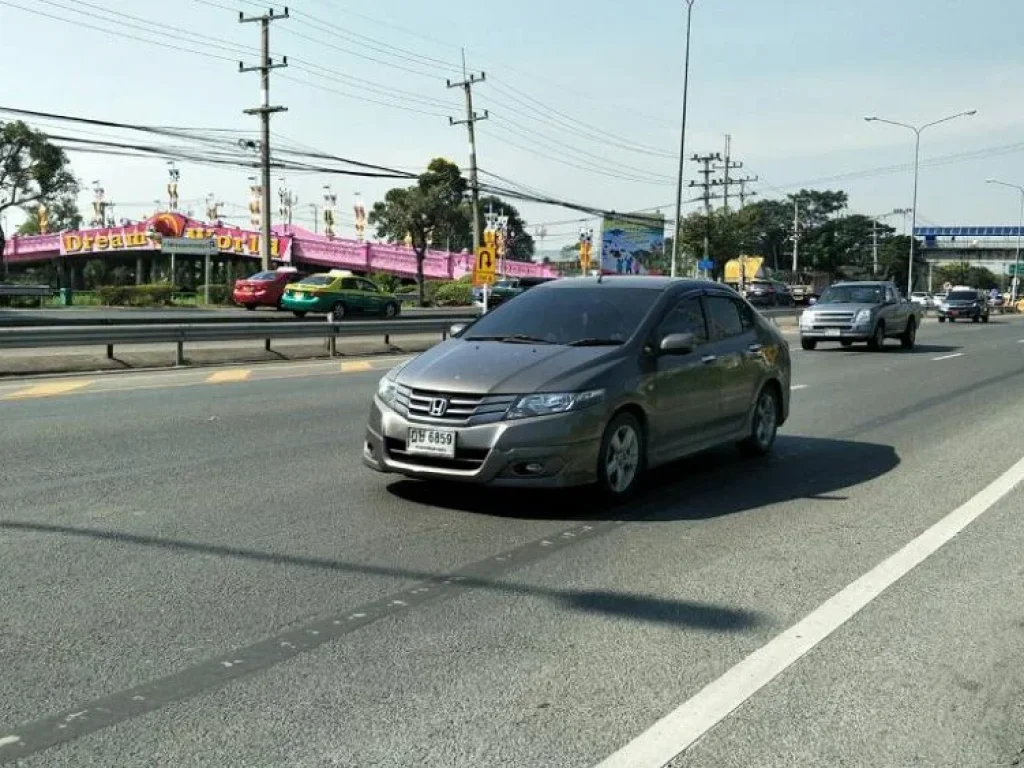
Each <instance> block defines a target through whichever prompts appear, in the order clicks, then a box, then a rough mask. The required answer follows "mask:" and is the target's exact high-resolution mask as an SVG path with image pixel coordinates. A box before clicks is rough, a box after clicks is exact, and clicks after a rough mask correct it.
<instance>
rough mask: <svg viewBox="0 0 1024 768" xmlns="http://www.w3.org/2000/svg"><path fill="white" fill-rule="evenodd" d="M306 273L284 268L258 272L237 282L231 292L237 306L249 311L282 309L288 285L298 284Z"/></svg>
mask: <svg viewBox="0 0 1024 768" xmlns="http://www.w3.org/2000/svg"><path fill="white" fill-rule="evenodd" d="M305 276H306V275H305V273H302V272H299V271H298V270H296V269H294V268H282V269H274V270H268V271H266V272H257V273H256V274H255V275H253V276H252V277H247V278H244V279H242V280H236V281H235V285H234V288H233V289H232V291H231V298H232V299H233V300H234V302H235V304H238V305H239V306H242V307H245V308H246V309H248V310H253V309H256V307H276V308H277V309H280V308H281V297H282V296H283V295H284V290H285V288H286V287H287V285H288V283H296V282H298V281H299V280H302V279H303V278H304V277H305Z"/></svg>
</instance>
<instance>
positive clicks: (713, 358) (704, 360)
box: [700, 355, 718, 365]
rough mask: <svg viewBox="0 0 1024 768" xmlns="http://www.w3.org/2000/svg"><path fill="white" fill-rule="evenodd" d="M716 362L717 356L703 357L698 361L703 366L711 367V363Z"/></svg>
mask: <svg viewBox="0 0 1024 768" xmlns="http://www.w3.org/2000/svg"><path fill="white" fill-rule="evenodd" d="M716 360H718V355H704V357H702V358H701V359H700V361H701V362H702V363H704V365H711V363H713V362H715V361H716Z"/></svg>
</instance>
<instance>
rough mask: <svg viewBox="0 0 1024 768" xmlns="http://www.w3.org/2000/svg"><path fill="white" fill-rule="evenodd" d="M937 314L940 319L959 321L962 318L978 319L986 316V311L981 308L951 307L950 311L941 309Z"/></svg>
mask: <svg viewBox="0 0 1024 768" xmlns="http://www.w3.org/2000/svg"><path fill="white" fill-rule="evenodd" d="M936 312H937V313H938V316H939V317H945V318H947V319H948V318H951V317H952V318H956V319H957V320H959V319H960V318H961V317H963V318H966V319H968V320H973V319H974V318H976V317H981V316H983V315H984V314H985V310H984V309H982V308H981V307H951V308H949V309H943V308H942V307H939V308H938V309H937V310H936Z"/></svg>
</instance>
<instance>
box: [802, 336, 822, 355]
mask: <svg viewBox="0 0 1024 768" xmlns="http://www.w3.org/2000/svg"><path fill="white" fill-rule="evenodd" d="M800 346H801V347H803V349H804V351H805V352H813V351H814V350H815V349H816V348H817V346H818V342H817V341H815V340H814V339H800Z"/></svg>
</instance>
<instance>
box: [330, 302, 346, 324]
mask: <svg viewBox="0 0 1024 768" xmlns="http://www.w3.org/2000/svg"><path fill="white" fill-rule="evenodd" d="M346 311H347V310H346V309H345V302H343V301H336V302H335V303H334V306H333V307H331V314H332V315H334V322H336V323H337V322H340V321H341V320H344V319H345V312H346Z"/></svg>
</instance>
